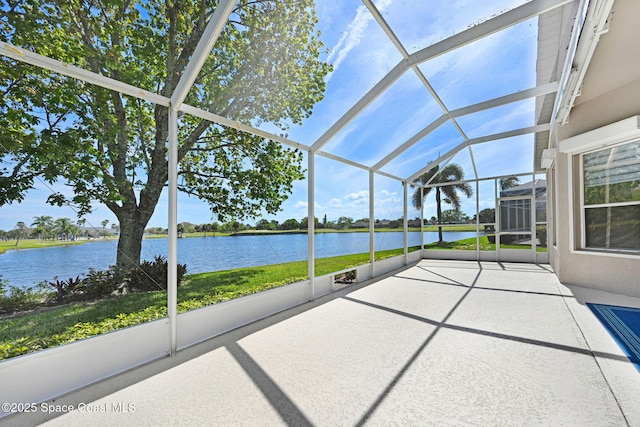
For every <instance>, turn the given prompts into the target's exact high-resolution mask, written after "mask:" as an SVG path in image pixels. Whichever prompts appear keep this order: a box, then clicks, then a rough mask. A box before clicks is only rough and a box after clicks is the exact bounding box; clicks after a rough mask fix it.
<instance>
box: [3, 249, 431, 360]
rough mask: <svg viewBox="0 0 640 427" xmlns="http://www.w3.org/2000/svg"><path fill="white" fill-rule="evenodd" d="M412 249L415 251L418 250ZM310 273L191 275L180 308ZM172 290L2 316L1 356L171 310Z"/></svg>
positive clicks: (287, 269)
mask: <svg viewBox="0 0 640 427" xmlns="http://www.w3.org/2000/svg"><path fill="white" fill-rule="evenodd" d="M418 249H419V248H418V247H413V248H410V251H415V250H418ZM402 253H403V250H402V249H394V250H386V251H379V252H376V259H377V260H380V259H384V258H389V257H392V256H396V255H401V254H402ZM367 262H369V254H368V253H363V254H355V255H345V256H339V257H332V258H320V259H317V260H316V262H315V271H316V275H319V276H320V275H325V274H329V273H331V272H334V271H340V270H344V269H348V268H351V267H355V266H357V265H362V264H366V263H367ZM306 278H307V261H299V262H290V263H285V264H275V265H267V266H261V267H251V268H240V269H235V270H226V271H216V272H211V273H200V274H192V275H188V276H186V278H185V283H184V285H183V286H180V287H179V288H178V312H179V313H182V312H185V311H188V310H193V309H196V308H200V307H204V306H206V305H211V304H215V303H218V302H222V301H227V300H230V299H233V298H238V297H241V296H244V295H249V294H253V293H257V292H261V291H264V290H267V289H271V288H275V287H278V286H282V285H285V284H288V283H294V282H297V281H300V280H305V279H306ZM166 305H167V294H166V291H157V292H146V293H135V294H129V295H125V296H122V297H117V298H108V299H105V300H101V301H94V302H81V303H72V304H67V305H64V306H59V307H53V308H45V309H44V311H41V312H33V313H23V314H21V315H18V316H13V317H6V318H4V319H0V359H6V358H9V357H14V356H18V355H20V354H25V353H30V352H33V351H37V350H40V349H43V348H48V347H53V346H56V345H60V344H64V343H68V342H72V341H76V340H79V339H83V338H87V337H90V336H93V335H98V334H104V333H107V332H111V331H114V330H117V329H120V328H125V327H128V326H133V325H136V324H140V323H144V322H148V321H151V320H155V319H160V318H162V317H165V316H166V315H167V307H166Z"/></svg>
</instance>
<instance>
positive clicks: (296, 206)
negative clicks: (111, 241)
mask: <svg viewBox="0 0 640 427" xmlns="http://www.w3.org/2000/svg"><path fill="white" fill-rule="evenodd" d="M374 3H375V5H376V7H377V8H378V9H379V10H380V12H381V14H382V16H383V17H384V19H385V20H386V21H387V22H388V23H389V25H390V26H391V28H392V29H393V31H394V33H395V34H396V36H397V37H398V38H399V40H400V42H401V43H402V44H403V46H404V47H405V49H406V50H407V51H408V52H409V53H413V52H416V51H418V50H420V49H423V48H425V47H427V46H429V45H431V44H433V43H435V42H438V41H440V40H443V39H445V38H447V37H450V36H452V35H454V34H456V33H458V32H460V31H463V30H465V29H467V28H469V27H470V26H473V25H476V24H478V23H480V22H482V21H484V20H487V19H490V18H491V17H493V16H495V15H496V14H498V13H501V12H504V11H506V10H509V9H512V8H513V7H517V6H519V5H521V4H522V3H524V1H523V0H493V1H491V2H478V1H477V0H466V1H461V0H451V1H446V2H442V1H438V0H429V1H427V0H412V1H406V0H378V1H375V2H374ZM316 9H317V13H318V17H319V23H318V29H319V30H320V31H321V34H322V40H323V42H324V45H325V47H326V49H327V52H326V54H325V55H326V56H325V57H324V58H325V60H326V61H327V62H329V63H331V64H332V65H333V72H332V73H331V74H330V75H329V76H327V79H326V81H327V90H326V92H325V97H324V99H323V100H322V101H321V102H319V103H318V104H316V106H315V107H314V110H313V114H312V115H311V117H309V118H308V119H306V120H305V121H304V123H303V125H302V126H297V125H296V126H292V127H291V128H290V129H289V130H288V131H287V133H288V137H289V139H292V140H294V141H298V142H300V143H302V144H305V145H308V146H310V145H312V144H313V143H314V142H315V141H316V140H317V139H318V138H319V137H320V136H321V135H323V134H324V132H325V131H327V130H328V129H329V128H330V127H331V125H332V124H333V123H334V122H335V121H336V120H337V119H339V118H340V117H341V116H342V115H343V114H344V113H345V112H347V111H348V110H349V108H350V107H351V106H352V105H354V104H355V103H356V102H357V101H358V100H359V99H360V98H361V97H362V96H364V95H365V94H366V93H367V92H368V91H369V89H371V88H372V87H373V86H374V85H375V84H376V83H377V82H378V81H379V80H380V79H381V78H382V77H383V76H385V75H386V74H387V73H388V72H389V71H390V70H391V69H392V68H393V67H394V66H395V65H396V64H397V63H398V62H399V61H400V60H401V59H402V56H401V54H400V53H399V52H398V50H397V49H396V48H395V46H394V45H393V43H392V42H391V41H390V39H389V37H388V36H387V35H386V34H385V33H384V31H382V29H381V28H380V27H379V26H378V24H377V23H376V21H375V20H374V19H373V17H372V16H371V15H370V14H369V12H368V11H367V9H366V7H365V6H364V5H363V4H362V3H361V2H360V1H358V0H341V1H339V2H336V1H335V0H316ZM536 43H537V20H536V19H532V20H529V21H525V22H523V23H520V24H518V25H516V26H514V27H512V28H510V29H507V30H504V31H501V32H498V33H496V34H494V35H491V36H489V37H487V38H485V39H482V40H480V41H477V42H474V43H471V44H469V45H467V46H465V47H462V48H460V49H457V50H455V51H453V52H449V53H447V54H444V55H441V56H439V57H436V58H433V59H431V60H429V61H427V62H425V63H422V64H420V65H419V69H420V71H421V72H422V73H423V74H424V76H425V77H426V78H427V80H428V81H429V83H430V84H431V86H432V87H433V88H434V90H435V91H436V92H437V94H438V96H439V97H440V99H441V100H442V102H443V104H444V105H445V106H446V108H448V109H449V110H453V109H456V108H461V107H464V106H468V105H472V104H475V103H478V102H482V101H485V100H489V99H492V98H496V97H499V96H503V95H506V94H509V93H513V92H516V91H519V90H523V89H528V88H531V87H534V86H535V60H536V58H535V55H536ZM442 114H443V110H442V108H441V107H440V106H439V105H438V103H437V102H436V100H435V99H434V98H433V96H432V95H431V94H430V93H429V91H428V90H427V89H426V88H425V86H424V85H423V83H422V82H421V81H420V79H419V78H418V76H417V74H416V73H414V72H413V71H411V70H409V71H407V72H406V73H405V74H403V75H402V76H401V77H400V78H399V79H398V80H397V81H396V82H395V83H394V84H393V85H391V86H390V87H389V89H388V90H386V91H385V92H384V93H382V95H381V96H380V97H378V98H377V99H376V100H375V101H374V102H372V103H371V104H370V105H369V106H368V107H367V108H366V109H365V110H364V111H363V112H362V113H361V114H360V115H358V116H357V117H356V118H355V119H354V120H353V121H351V122H350V123H349V124H348V125H347V126H346V127H345V128H343V129H342V130H341V131H340V132H338V133H337V134H336V135H335V137H333V138H332V139H330V140H329V141H328V142H327V144H326V145H325V146H324V147H323V148H322V150H323V151H327V152H329V153H332V154H334V155H338V156H341V157H344V158H346V159H349V160H351V161H355V162H358V163H361V164H364V165H366V166H372V165H374V164H376V163H377V162H378V161H380V160H381V159H383V158H384V157H385V156H386V155H387V154H388V153H389V152H390V151H392V150H393V149H394V148H396V147H398V146H399V145H401V144H403V143H404V142H405V141H407V140H409V139H410V138H411V137H413V136H414V135H415V134H416V133H417V132H419V131H420V130H422V129H423V128H424V127H426V126H427V125H429V124H430V123H431V122H432V121H433V120H435V119H436V118H438V117H439V116H441V115H442ZM534 114H535V104H534V102H533V100H529V101H523V102H519V103H514V104H510V105H508V106H505V107H500V108H496V109H492V110H487V111H484V112H481V113H476V114H472V115H468V116H463V117H460V118H458V119H457V123H458V125H459V126H460V128H461V129H462V130H463V131H464V134H465V135H466V137H467V138H469V139H471V138H476V137H482V136H486V135H492V134H495V133H499V132H503V131H506V130H511V129H515V128H521V127H526V126H532V125H533V124H534ZM260 127H261V129H264V130H268V131H271V132H274V133H280V131H278V130H277V129H276V128H275V127H274V126H272V125H270V124H268V123H266V124H263V125H261V126H260ZM462 142H464V137H463V136H462V135H461V133H460V132H459V131H458V130H457V129H456V127H455V126H454V124H452V123H451V122H446V123H445V124H443V125H442V126H440V127H438V128H437V129H436V130H435V131H433V132H432V133H431V134H429V135H428V136H426V137H425V138H423V139H421V140H420V141H418V142H417V143H416V144H415V145H414V146H413V147H411V148H410V149H408V150H407V151H406V152H405V153H403V154H401V155H400V156H398V157H397V158H395V159H394V160H392V161H391V162H389V163H388V164H386V165H385V166H384V167H383V168H382V170H383V171H385V172H387V173H389V174H393V175H395V176H399V177H403V178H406V177H408V176H411V175H412V174H414V173H415V172H417V171H420V170H421V169H422V168H423V167H425V166H426V165H427V164H428V163H429V162H431V161H432V160H434V159H436V158H438V156H439V155H440V154H443V153H445V152H447V151H449V150H450V149H452V148H454V147H456V146H457V145H459V144H460V143H462ZM472 153H473V161H472V158H471V153H470V150H468V149H464V150H462V151H460V152H459V153H458V154H457V155H456V157H455V158H454V159H453V160H452V162H453V163H457V164H459V165H461V166H462V167H463V169H464V172H465V178H474V177H475V173H474V163H475V166H476V170H477V173H478V177H479V178H483V177H493V176H498V175H503V174H515V173H523V172H530V171H531V170H532V168H533V135H525V136H521V137H514V138H509V139H503V140H498V141H494V142H490V143H485V144H478V145H474V146H473V147H472ZM306 161H307V156H306V154H305V160H304V164H303V166H304V167H305V168H306ZM315 168H316V177H315V178H316V186H315V197H316V200H315V212H316V216H317V217H318V218H319V219H320V220H321V221H322V219H323V218H324V216H325V215H326V216H327V219H328V220H329V221H335V220H337V219H338V218H339V217H341V216H347V217H351V218H353V219H360V218H367V217H368V216H369V192H370V189H369V176H368V172H367V171H365V170H362V169H359V168H355V167H352V166H349V165H346V164H343V163H340V162H337V161H335V160H331V159H328V158H324V157H321V156H317V157H316V159H315ZM529 180H530V179H529V178H526V177H523V178H521V181H522V182H527V181H529ZM476 190H479V195H478V200H479V205H480V209H483V208H485V207H493V206H494V194H495V193H494V188H493V181H491V182H482V183H481V184H479V186H478V187H477V188H476V187H475V186H474V191H476ZM53 191H62V192H67V193H68V189H67V188H66V187H65V186H64V185H63V184H55V185H54V186H47V185H45V184H43V183H39V184H38V185H37V188H36V189H35V190H33V191H31V192H29V193H28V195H27V197H26V199H25V200H24V201H23V202H22V203H19V204H18V203H13V204H11V205H5V206H2V207H0V230H10V229H12V228H14V227H15V225H16V223H17V222H18V221H24V222H25V223H26V224H27V225H30V224H31V223H32V222H33V217H35V216H39V215H50V216H52V217H54V218H59V217H68V218H71V219H72V220H75V219H76V214H75V212H74V209H72V208H71V207H62V208H57V207H51V206H49V205H47V204H46V203H45V200H46V197H47V196H48V195H49V194H51V193H52V192H53ZM307 191H308V190H307V180H306V179H305V180H302V181H298V182H296V183H295V184H294V187H293V192H292V194H291V195H290V197H289V199H288V200H287V201H286V202H285V203H284V204H283V207H282V208H283V209H282V212H280V213H279V214H278V215H264V216H262V217H263V218H265V219H268V220H272V219H275V220H277V221H279V222H284V220H286V219H288V218H295V219H297V220H300V219H302V218H303V217H306V216H307V209H308V201H307V200H308V199H307ZM411 191H413V190H411ZM373 193H374V206H375V208H374V209H375V217H376V218H378V219H385V218H386V219H397V218H400V217H401V216H402V215H403V188H402V185H401V183H400V182H399V181H397V180H393V179H390V178H388V177H385V176H382V175H376V177H375V181H374V189H373ZM410 194H411V193H409V195H410ZM447 208H449V207H448V206H444V208H443V209H447ZM475 208H476V196H475V194H474V196H473V197H471V198H469V199H463V205H462V210H463V212H465V213H467V214H468V215H469V216H473V214H474V213H475ZM167 210H168V208H167V202H166V195H165V196H163V198H162V199H161V201H160V203H159V204H158V206H157V208H156V212H155V214H154V216H153V217H152V219H151V221H150V222H149V225H148V226H149V227H163V228H165V227H166V224H167ZM433 215H435V200H434V197H433V195H431V196H430V197H429V198H427V200H426V201H425V217H426V218H430V217H431V216H433ZM418 216H419V212H418V211H416V210H415V209H413V208H410V209H409V218H414V217H418ZM86 219H87V225H93V226H96V227H98V226H100V223H101V222H102V221H103V220H109V224H112V223H114V222H115V221H116V219H115V216H114V215H113V214H112V213H111V212H110V211H109V210H108V209H107V208H106V207H105V206H101V205H97V204H96V205H95V209H94V212H93V213H92V214H90V215H87V216H86ZM178 221H179V222H183V221H187V222H191V223H194V224H201V223H208V222H211V221H212V217H211V214H210V211H209V209H208V207H207V206H206V205H205V204H203V203H202V202H200V201H198V200H197V199H195V198H193V197H187V196H186V195H180V196H179V200H178ZM242 222H244V223H248V224H254V223H255V222H257V219H256V220H251V219H246V220H243V221H242Z"/></svg>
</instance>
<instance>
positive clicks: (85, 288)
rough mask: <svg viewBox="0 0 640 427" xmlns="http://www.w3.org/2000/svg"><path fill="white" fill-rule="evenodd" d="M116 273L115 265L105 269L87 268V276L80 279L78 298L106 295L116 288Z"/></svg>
mask: <svg viewBox="0 0 640 427" xmlns="http://www.w3.org/2000/svg"><path fill="white" fill-rule="evenodd" d="M117 277H118V274H117V268H116V267H115V266H113V265H112V266H111V267H109V268H108V269H107V270H95V269H93V268H90V269H89V273H88V274H87V277H85V278H84V279H83V280H82V285H81V286H80V292H81V296H80V295H78V296H79V297H80V298H79V299H89V300H90V299H100V298H105V297H108V296H109V295H111V294H113V292H114V291H116V290H117V289H118V285H119V283H118V279H117Z"/></svg>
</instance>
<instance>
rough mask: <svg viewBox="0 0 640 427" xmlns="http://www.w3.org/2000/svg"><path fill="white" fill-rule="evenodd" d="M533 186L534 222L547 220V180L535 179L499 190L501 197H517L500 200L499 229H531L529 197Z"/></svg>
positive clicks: (503, 230)
mask: <svg viewBox="0 0 640 427" xmlns="http://www.w3.org/2000/svg"><path fill="white" fill-rule="evenodd" d="M533 187H535V203H536V207H535V209H536V217H535V222H545V221H546V220H547V181H545V180H544V179H536V180H535V181H530V182H526V183H524V184H521V185H518V186H516V187H511V188H509V189H507V190H503V191H501V192H500V197H501V198H510V197H517V199H511V200H501V201H500V231H501V232H518V231H523V232H526V231H531V200H532V199H531V198H532V196H533Z"/></svg>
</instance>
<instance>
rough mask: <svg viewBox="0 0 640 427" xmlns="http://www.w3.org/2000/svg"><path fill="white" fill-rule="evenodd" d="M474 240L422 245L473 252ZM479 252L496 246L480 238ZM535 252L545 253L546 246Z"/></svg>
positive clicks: (485, 237) (538, 247) (526, 247)
mask: <svg viewBox="0 0 640 427" xmlns="http://www.w3.org/2000/svg"><path fill="white" fill-rule="evenodd" d="M476 244H477V242H476V238H475V237H472V238H469V239H462V240H457V241H455V242H435V243H429V244H426V245H424V248H425V249H444V250H449V249H463V250H475V249H476ZM500 247H501V248H503V249H529V250H531V245H500ZM480 250H483V251H495V250H496V245H495V243H489V239H488V238H487V236H480ZM536 252H547V247H546V246H537V247H536Z"/></svg>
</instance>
